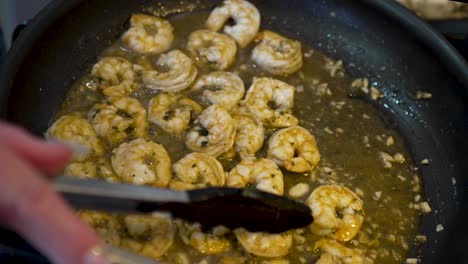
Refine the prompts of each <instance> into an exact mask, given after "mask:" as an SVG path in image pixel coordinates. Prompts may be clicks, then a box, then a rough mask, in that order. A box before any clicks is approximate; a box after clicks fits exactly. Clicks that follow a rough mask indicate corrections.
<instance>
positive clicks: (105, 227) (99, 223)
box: [78, 210, 123, 247]
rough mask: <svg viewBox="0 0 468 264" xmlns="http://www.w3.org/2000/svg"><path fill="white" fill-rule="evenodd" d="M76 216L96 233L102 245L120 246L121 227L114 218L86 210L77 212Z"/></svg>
mask: <svg viewBox="0 0 468 264" xmlns="http://www.w3.org/2000/svg"><path fill="white" fill-rule="evenodd" d="M78 216H79V217H80V218H81V220H83V221H84V222H85V223H86V224H87V225H88V226H90V227H92V228H93V229H94V230H95V231H96V233H97V234H98V236H99V238H101V239H102V241H103V242H104V243H106V244H110V245H113V246H116V247H118V246H120V241H121V236H120V234H121V233H122V231H123V226H122V225H121V223H120V221H119V219H118V218H117V217H116V216H114V215H111V214H107V213H101V212H95V211H88V210H84V211H79V212H78Z"/></svg>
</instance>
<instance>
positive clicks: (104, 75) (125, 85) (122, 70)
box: [91, 57, 138, 96]
mask: <svg viewBox="0 0 468 264" xmlns="http://www.w3.org/2000/svg"><path fill="white" fill-rule="evenodd" d="M91 74H92V75H94V76H96V77H97V78H98V79H99V80H100V85H99V87H100V89H101V91H102V93H103V94H104V95H105V96H124V95H128V94H130V93H131V92H133V91H134V90H135V89H136V88H138V84H137V83H136V82H135V78H136V74H135V71H134V66H133V64H132V63H131V62H129V61H127V60H126V59H124V58H120V57H106V58H103V59H101V60H100V61H99V62H98V63H96V64H95V65H94V66H93V69H92V70H91Z"/></svg>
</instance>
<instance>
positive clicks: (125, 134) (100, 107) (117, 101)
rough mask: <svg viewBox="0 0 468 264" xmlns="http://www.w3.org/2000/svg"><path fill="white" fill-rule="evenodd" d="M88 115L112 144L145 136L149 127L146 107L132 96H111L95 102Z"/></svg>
mask: <svg viewBox="0 0 468 264" xmlns="http://www.w3.org/2000/svg"><path fill="white" fill-rule="evenodd" d="M88 117H89V119H90V120H91V123H92V124H93V127H94V129H96V132H97V134H98V135H99V136H100V137H102V138H105V139H106V140H107V141H108V142H109V143H110V144H111V145H116V144H118V143H120V142H122V141H123V140H125V139H127V138H132V137H144V136H145V135H146V130H147V127H148V123H147V121H146V111H145V108H143V106H142V105H141V104H140V102H139V101H138V100H137V99H135V98H131V97H109V98H108V99H107V100H106V101H104V102H102V103H98V104H95V105H94V106H93V108H91V110H90V112H89V114H88Z"/></svg>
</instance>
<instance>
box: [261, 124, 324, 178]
mask: <svg viewBox="0 0 468 264" xmlns="http://www.w3.org/2000/svg"><path fill="white" fill-rule="evenodd" d="M267 157H268V158H269V159H272V160H273V161H274V162H275V163H276V164H278V165H279V166H282V167H284V168H285V169H287V170H289V171H293V172H310V171H311V170H312V169H313V168H315V166H317V164H318V163H319V161H320V153H319V150H318V148H317V142H316V141H315V138H314V136H313V135H312V134H310V132H309V131H308V130H307V129H305V128H303V127H301V126H292V127H287V128H283V129H281V130H278V131H276V132H275V133H274V134H273V135H272V136H271V138H270V141H269V142H268V153H267Z"/></svg>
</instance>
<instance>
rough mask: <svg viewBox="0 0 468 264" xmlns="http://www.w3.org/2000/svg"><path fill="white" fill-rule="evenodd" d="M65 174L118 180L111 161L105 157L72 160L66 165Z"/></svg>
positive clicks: (85, 177) (112, 180)
mask: <svg viewBox="0 0 468 264" xmlns="http://www.w3.org/2000/svg"><path fill="white" fill-rule="evenodd" d="M64 174H65V175H66V176H71V177H76V178H84V179H104V180H106V181H110V182H116V181H118V178H117V176H116V175H115V173H114V170H113V169H112V166H111V164H110V162H109V161H107V160H105V159H104V158H100V159H98V160H97V161H84V162H72V163H70V164H68V165H67V166H66V167H65V170H64Z"/></svg>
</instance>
